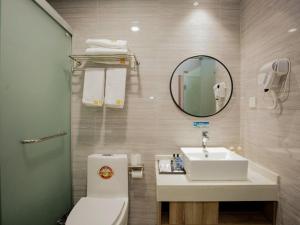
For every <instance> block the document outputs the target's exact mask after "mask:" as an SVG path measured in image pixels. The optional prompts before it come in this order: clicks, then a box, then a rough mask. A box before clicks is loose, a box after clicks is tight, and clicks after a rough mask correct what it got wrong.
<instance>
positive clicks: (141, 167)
mask: <svg viewBox="0 0 300 225" xmlns="http://www.w3.org/2000/svg"><path fill="white" fill-rule="evenodd" d="M133 171H140V172H142V173H143V172H144V165H143V164H141V165H129V166H128V173H129V174H130V175H131V174H132V172H133Z"/></svg>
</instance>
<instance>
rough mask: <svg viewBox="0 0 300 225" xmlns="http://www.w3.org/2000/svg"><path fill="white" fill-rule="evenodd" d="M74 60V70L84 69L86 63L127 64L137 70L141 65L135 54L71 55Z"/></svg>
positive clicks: (126, 65)
mask: <svg viewBox="0 0 300 225" xmlns="http://www.w3.org/2000/svg"><path fill="white" fill-rule="evenodd" d="M69 57H70V58H71V59H72V60H73V68H72V71H73V72H74V71H82V70H84V65H85V64H105V65H115V66H125V67H130V68H131V69H133V70H136V69H137V67H138V66H139V65H140V63H139V61H138V60H137V57H136V56H135V55H134V54H131V53H130V54H113V55H70V56H69Z"/></svg>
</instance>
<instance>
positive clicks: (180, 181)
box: [155, 155, 278, 201]
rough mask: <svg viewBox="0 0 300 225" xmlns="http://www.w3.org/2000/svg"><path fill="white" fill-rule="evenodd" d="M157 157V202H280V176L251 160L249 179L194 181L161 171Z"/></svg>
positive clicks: (159, 156)
mask: <svg viewBox="0 0 300 225" xmlns="http://www.w3.org/2000/svg"><path fill="white" fill-rule="evenodd" d="M170 157H172V156H169V155H157V156H156V160H155V170H156V192H157V201H277V200H278V175H277V174H275V173H274V172H272V171H270V170H268V169H266V168H264V167H262V166H260V165H257V164H255V163H253V162H251V161H249V168H248V180H245V181H191V180H189V179H188V177H187V176H186V175H175V174H159V172H158V163H157V160H159V159H167V158H170Z"/></svg>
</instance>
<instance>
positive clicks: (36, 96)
mask: <svg viewBox="0 0 300 225" xmlns="http://www.w3.org/2000/svg"><path fill="white" fill-rule="evenodd" d="M37 2H40V3H43V4H44V5H47V3H46V2H43V1H37ZM0 4H1V5H0V10H1V11H0V47H1V55H0V70H1V71H0V149H1V161H0V163H1V167H0V169H1V180H0V182H1V183H0V188H1V196H0V198H1V199H0V200H1V214H0V216H1V225H54V224H56V220H57V219H58V218H59V217H61V216H62V215H63V214H65V213H66V212H68V211H69V210H70V209H71V205H72V202H71V168H70V167H71V165H70V161H71V160H70V93H71V91H70V89H71V87H70V79H71V64H70V60H69V58H68V56H69V55H70V54H71V34H70V33H69V32H68V31H67V30H66V29H64V28H63V26H61V25H60V24H59V23H58V22H56V21H57V20H55V19H53V17H52V16H50V15H51V11H49V12H48V13H47V12H46V11H45V10H44V9H42V7H41V5H39V4H37V3H36V2H35V1H32V0H0ZM52 13H53V12H52Z"/></svg>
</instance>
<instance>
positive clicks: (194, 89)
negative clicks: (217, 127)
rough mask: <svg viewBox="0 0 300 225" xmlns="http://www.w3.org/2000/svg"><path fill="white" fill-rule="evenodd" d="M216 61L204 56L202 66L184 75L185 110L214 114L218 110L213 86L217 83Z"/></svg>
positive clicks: (199, 113) (194, 112)
mask: <svg viewBox="0 0 300 225" xmlns="http://www.w3.org/2000/svg"><path fill="white" fill-rule="evenodd" d="M215 70H216V63H215V61H213V60H211V59H206V58H203V59H202V60H201V66H199V67H197V68H195V69H194V70H192V71H190V72H189V73H187V74H186V75H185V76H184V110H185V111H186V112H189V113H190V114H192V115H212V114H214V113H215V112H216V101H215V96H214V91H213V88H212V87H213V86H214V84H215V83H216V76H215Z"/></svg>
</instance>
